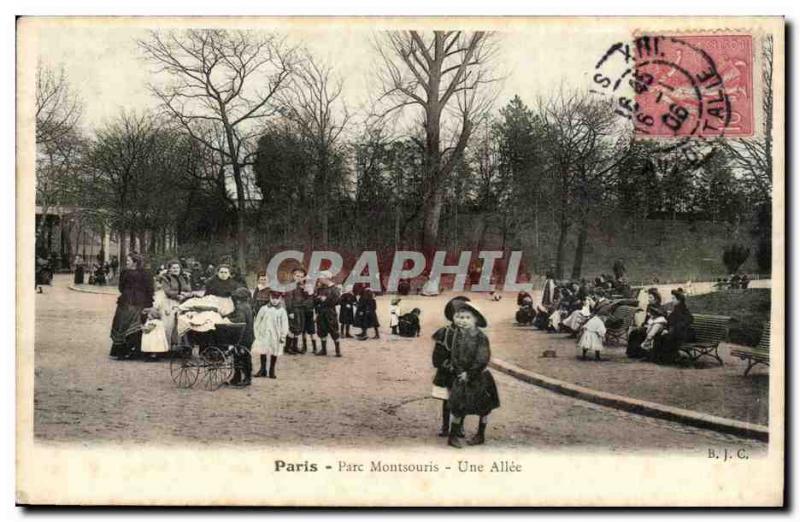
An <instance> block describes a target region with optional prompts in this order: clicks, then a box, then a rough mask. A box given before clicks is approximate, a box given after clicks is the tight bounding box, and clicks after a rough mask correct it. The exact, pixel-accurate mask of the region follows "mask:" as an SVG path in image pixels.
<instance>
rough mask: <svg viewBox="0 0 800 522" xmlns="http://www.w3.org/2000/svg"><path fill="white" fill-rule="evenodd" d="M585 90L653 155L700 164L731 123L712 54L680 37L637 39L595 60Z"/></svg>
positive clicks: (725, 96) (615, 45)
mask: <svg viewBox="0 0 800 522" xmlns="http://www.w3.org/2000/svg"><path fill="white" fill-rule="evenodd" d="M592 80H593V83H594V85H593V87H592V89H591V92H592V93H594V94H598V95H600V96H604V97H606V98H607V99H609V101H610V102H611V107H612V110H613V111H614V113H615V114H617V115H618V116H619V117H620V118H624V119H626V120H628V121H629V122H630V124H631V125H632V127H633V132H634V135H635V137H637V138H644V139H648V140H650V141H652V142H653V143H654V152H656V153H662V154H669V155H673V154H678V155H680V156H683V157H684V159H685V160H686V161H687V162H690V163H697V162H701V161H703V159H704V158H706V157H708V156H709V154H710V152H712V151H713V149H714V148H715V147H714V142H715V141H717V140H719V139H721V138H722V137H723V136H724V134H725V129H726V127H727V126H728V125H729V124H730V122H731V102H730V99H729V97H728V95H727V94H726V92H725V85H724V81H723V77H722V75H721V74H720V73H719V71H718V70H717V66H716V64H715V62H714V59H713V58H712V56H711V55H710V54H709V53H708V52H706V51H705V50H704V49H702V48H700V47H699V46H698V45H695V44H693V43H691V42H689V41H687V40H686V39H682V38H680V37H673V36H648V35H641V36H637V37H635V38H634V39H633V41H632V42H618V43H615V44H613V45H611V46H610V47H609V48H608V49H607V50H606V51H605V52H604V53H603V55H602V56H601V57H600V58H599V60H598V61H597V62H596V64H595V67H594V72H593V77H592Z"/></svg>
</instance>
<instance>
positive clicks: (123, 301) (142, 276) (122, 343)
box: [110, 254, 154, 359]
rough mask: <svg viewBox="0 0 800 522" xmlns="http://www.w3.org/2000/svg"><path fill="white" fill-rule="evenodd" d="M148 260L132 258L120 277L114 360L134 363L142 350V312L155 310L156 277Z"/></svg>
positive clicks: (112, 355) (132, 255)
mask: <svg viewBox="0 0 800 522" xmlns="http://www.w3.org/2000/svg"><path fill="white" fill-rule="evenodd" d="M143 267H144V258H142V256H140V255H138V254H131V255H129V256H128V257H127V259H126V266H125V269H124V270H123V271H122V272H121V273H120V275H119V291H120V296H119V299H117V311H116V312H115V313H114V321H113V322H112V323H111V354H110V355H111V357H116V358H117V359H130V358H132V357H134V356H135V355H137V354H138V353H139V352H140V351H141V348H142V310H144V309H145V308H149V307H151V306H153V292H154V285H153V277H152V276H151V275H150V274H149V273H148V272H147V271H146V270H145V269H144V268H143Z"/></svg>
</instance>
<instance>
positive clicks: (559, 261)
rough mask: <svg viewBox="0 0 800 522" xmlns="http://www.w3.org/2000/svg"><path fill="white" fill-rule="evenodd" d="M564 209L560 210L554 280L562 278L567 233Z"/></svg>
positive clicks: (567, 226) (567, 223) (567, 227)
mask: <svg viewBox="0 0 800 522" xmlns="http://www.w3.org/2000/svg"><path fill="white" fill-rule="evenodd" d="M566 212H567V211H566V209H562V210H561V219H560V221H559V227H558V246H557V247H556V269H555V272H556V274H555V275H556V278H557V279H561V278H562V277H563V276H564V248H565V247H566V243H567V232H569V221H567V215H566Z"/></svg>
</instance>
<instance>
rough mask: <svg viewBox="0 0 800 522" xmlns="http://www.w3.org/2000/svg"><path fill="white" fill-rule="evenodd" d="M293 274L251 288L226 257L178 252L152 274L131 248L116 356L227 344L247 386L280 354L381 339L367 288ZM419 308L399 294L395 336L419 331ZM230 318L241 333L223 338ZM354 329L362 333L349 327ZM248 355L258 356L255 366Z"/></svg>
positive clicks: (336, 350) (272, 368)
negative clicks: (285, 280) (198, 257)
mask: <svg viewBox="0 0 800 522" xmlns="http://www.w3.org/2000/svg"><path fill="white" fill-rule="evenodd" d="M76 266H82V265H79V264H77V263H76ZM291 275H292V280H293V285H292V287H291V289H290V290H288V291H286V292H279V291H276V290H273V289H271V288H270V281H269V278H268V277H267V274H266V273H263V272H262V273H259V274H257V278H256V284H255V287H254V288H252V289H250V288H248V287H247V283H246V282H245V279H244V277H243V275H242V274H241V272H240V271H238V270H237V269H236V267H235V266H234V265H233V264H231V263H228V262H222V263H220V264H219V265H217V266H215V265H213V264H209V265H207V267H206V268H205V269H203V268H202V265H201V264H200V263H199V262H197V261H192V260H188V261H187V260H186V259H184V258H180V259H175V260H172V261H170V262H168V263H166V264H164V265H161V266H159V267H158V269H157V271H156V273H155V274H152V273H151V272H150V271H149V270H147V269H146V267H145V259H144V257H143V256H141V255H139V254H135V253H134V254H130V255H128V256H127V257H126V264H125V267H124V268H123V269H122V270H121V271H120V273H119V285H118V286H119V291H120V296H119V298H118V300H117V309H116V312H115V315H114V319H113V322H112V328H111V339H112V347H111V356H112V357H114V358H117V359H137V358H145V359H146V360H156V359H158V358H160V357H162V356H164V355H175V353H174V351H175V349H176V347H187V346H188V347H192V346H202V345H206V344H214V343H216V344H221V343H230V346H231V349H233V350H234V360H235V368H236V371H235V373H234V376H233V379H232V380H231V382H230V383H229V384H231V385H234V386H247V385H249V384H250V382H251V378H252V377H269V378H272V379H275V378H277V374H276V365H277V361H278V358H279V357H280V356H282V355H302V354H305V353H311V354H313V355H316V356H327V355H328V347H329V344H328V342H329V341H330V343H331V348H332V351H333V355H335V356H336V357H341V356H342V347H341V339H342V338H351V339H358V340H362V341H364V340H367V339H369V338H373V339H379V338H380V330H379V328H380V322H379V320H378V313H377V302H376V300H375V294H374V292H373V291H372V290H371V289H370V288H368V287H366V286H365V285H363V284H358V285H355V286H348V287H346V288H343V287H342V285H340V284H336V283H335V282H334V280H333V276H332V274H331V273H330V272H329V271H327V270H323V271H321V272H319V273H318V274H316V277H315V278H314V279H315V280H316V284H313V286H312V283H311V282H310V279H309V277H308V273H307V272H306V270H305V269H304V268H303V267H302V266H298V267H295V268H294V269H293V270H292V272H291ZM76 278H77V276H76ZM420 314H421V312H420V309H419V308H413V309H410V310H408V309H406V307H405V306H403V303H402V298H401V297H397V298H395V300H394V301H393V302H392V307H391V310H390V314H389V323H390V326H391V330H392V334H393V335H396V336H400V337H418V336H419V335H420V332H421V325H420ZM187 317H188V319H187ZM231 324H233V325H237V326H238V327H239V328H240V329H242V330H243V331H242V332H240V333H239V336H238V338H236V339H225V340H224V341H220V336H221V335H223V334H222V333H220V332H224V331H225V330H226V329H227V327H228V326H229V325H231ZM351 327H354V328H357V329H359V330H360V331H358V332H351ZM370 333H372V334H373V335H372V336H370V335H369V334H370ZM215 336H216V337H215ZM309 347H310V350H309ZM251 356H252V357H255V356H257V357H258V363H259V367H258V370H257V371H256V372H253V371H252V370H253V368H254V367H253V364H252V359H251Z"/></svg>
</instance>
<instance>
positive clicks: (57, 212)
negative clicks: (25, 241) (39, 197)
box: [36, 205, 119, 269]
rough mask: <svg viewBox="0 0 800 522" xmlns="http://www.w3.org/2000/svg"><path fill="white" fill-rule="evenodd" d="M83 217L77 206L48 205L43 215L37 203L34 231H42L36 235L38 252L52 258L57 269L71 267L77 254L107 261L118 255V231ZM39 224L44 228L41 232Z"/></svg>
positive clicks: (88, 259) (94, 259) (87, 259)
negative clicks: (115, 231)
mask: <svg viewBox="0 0 800 522" xmlns="http://www.w3.org/2000/svg"><path fill="white" fill-rule="evenodd" d="M82 217H83V216H82V214H81V209H79V208H75V207H60V206H56V207H49V208H48V209H47V212H46V214H45V212H44V210H43V209H42V207H41V206H39V205H37V206H36V231H37V234H39V233H40V234H41V235H40V236H38V237H37V242H36V251H37V254H38V255H41V256H44V257H47V258H49V259H51V260H52V261H54V262H55V267H56V269H67V268H71V267H72V263H73V260H74V258H75V256H76V255H78V254H80V255H81V257H83V258H84V260H86V261H87V262H89V261H103V262H106V261H109V260H110V259H111V256H117V255H118V254H119V240H118V237H117V234H116V233H114V232H113V231H111V230H109V229H108V227H103V226H97V225H95V224H93V223H91V222H90V220H87V219H82ZM40 227H43V228H42V229H41V232H39V231H40Z"/></svg>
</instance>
